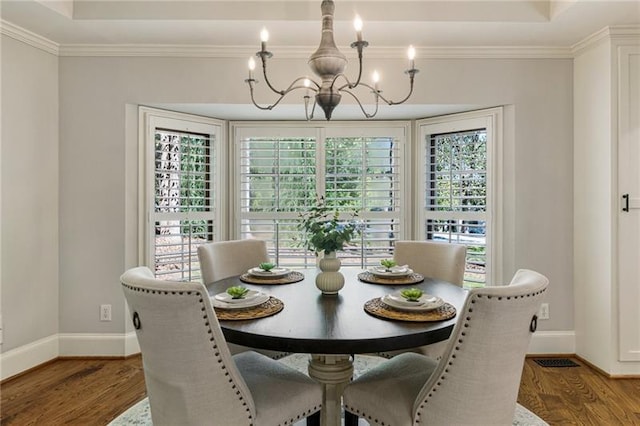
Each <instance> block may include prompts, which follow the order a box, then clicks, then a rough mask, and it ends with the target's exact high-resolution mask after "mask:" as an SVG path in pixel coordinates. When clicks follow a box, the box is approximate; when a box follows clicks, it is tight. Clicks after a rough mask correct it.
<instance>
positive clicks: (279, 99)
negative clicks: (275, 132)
mask: <svg viewBox="0 0 640 426" xmlns="http://www.w3.org/2000/svg"><path fill="white" fill-rule="evenodd" d="M303 79H304V77H300V78H297V79H295V80H294V81H293V82H292V83H291V85H290V86H289V87H288V88H287V90H282V91H280V92H277V93H278V94H279V95H280V96H279V97H278V99H277V100H276V101H275V102H274V103H273V104H271V105H267V106H262V105H259V104H258V103H257V102H256V101H255V98H254V96H253V84H252V83H253V82H254V81H255V80H250V81H249V80H245V81H247V83H248V84H249V92H250V94H251V102H253V105H255V106H256V108H259V109H261V110H272V109H273V108H275V106H276V105H278V104H279V103H280V101H282V99H283V98H284V97H285V96H286V95H288V94H289V92H293V91H294V90H297V89H307V90H311V91H313V92H314V93H315V92H317V90H316V89H315V88H313V87H306V86H294V84H295V83H296V82H297V81H299V80H303ZM311 81H313V80H311ZM314 84H316V83H315V82H314ZM313 106H314V109H315V101H314V105H313ZM311 118H313V114H312V116H311Z"/></svg>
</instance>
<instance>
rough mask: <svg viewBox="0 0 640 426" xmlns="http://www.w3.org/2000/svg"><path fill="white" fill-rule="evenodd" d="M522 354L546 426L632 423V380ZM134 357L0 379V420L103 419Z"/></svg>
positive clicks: (121, 395) (527, 392)
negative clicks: (542, 362) (547, 363)
mask: <svg viewBox="0 0 640 426" xmlns="http://www.w3.org/2000/svg"><path fill="white" fill-rule="evenodd" d="M574 361H576V362H578V363H579V364H580V366H579V367H572V368H553V367H541V366H539V365H538V364H536V363H535V362H534V361H533V359H527V360H526V361H525V365H524V369H523V372H522V381H521V384H520V391H519V394H518V402H519V403H520V404H522V405H523V406H525V407H527V408H528V409H530V410H531V411H533V412H534V413H536V414H538V415H539V416H540V417H542V418H543V419H544V420H545V421H547V422H548V423H549V424H550V425H551V426H556V425H558V426H566V425H578V426H588V425H594V426H610V425H612V426H613V425H616V426H617V425H624V426H627V425H629V426H633V425H638V426H640V379H624V380H623V379H619V380H614V379H609V378H607V377H605V376H603V375H602V374H600V373H598V372H597V371H595V370H594V369H592V368H591V367H589V366H587V365H583V364H582V363H580V362H579V361H578V360H574ZM145 395H146V391H145V386H144V373H143V370H142V360H141V358H140V357H139V356H137V357H132V358H128V359H120V360H113V359H112V360H96V359H61V360H56V361H55V362H52V363H50V364H48V365H46V366H43V367H42V368H38V369H35V370H33V371H31V372H29V373H27V374H25V375H22V376H19V377H17V378H15V379H11V380H8V381H5V382H4V383H2V384H1V385H0V424H1V425H3V426H30V425H38V426H49V425H51V426H58V425H72V426H75V425H78V426H94V425H95V426H104V425H106V424H108V423H109V422H110V421H111V420H113V419H114V418H115V417H117V416H118V415H119V414H120V413H122V412H123V411H125V410H126V409H127V408H129V407H130V406H132V405H133V404H135V403H136V402H138V401H139V400H141V399H142V398H144V396H145Z"/></svg>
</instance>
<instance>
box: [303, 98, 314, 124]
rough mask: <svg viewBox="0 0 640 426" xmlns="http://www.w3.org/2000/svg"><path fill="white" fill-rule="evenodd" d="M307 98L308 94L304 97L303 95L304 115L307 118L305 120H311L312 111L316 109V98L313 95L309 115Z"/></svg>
mask: <svg viewBox="0 0 640 426" xmlns="http://www.w3.org/2000/svg"><path fill="white" fill-rule="evenodd" d="M309 99H310V96H309V95H305V97H304V115H305V117H306V118H307V121H309V120H313V113H314V112H315V110H316V100H315V97H314V99H313V107H311V115H309Z"/></svg>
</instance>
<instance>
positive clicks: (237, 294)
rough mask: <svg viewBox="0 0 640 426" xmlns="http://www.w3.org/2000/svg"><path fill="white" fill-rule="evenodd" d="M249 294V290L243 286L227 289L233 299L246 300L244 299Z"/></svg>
mask: <svg viewBox="0 0 640 426" xmlns="http://www.w3.org/2000/svg"><path fill="white" fill-rule="evenodd" d="M248 292H249V289H248V288H246V287H242V286H239V285H237V286H233V287H229V288H228V289H227V294H228V295H229V296H231V298H232V299H244V297H245V296H246V295H247V293H248Z"/></svg>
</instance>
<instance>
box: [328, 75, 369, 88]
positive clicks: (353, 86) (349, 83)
mask: <svg viewBox="0 0 640 426" xmlns="http://www.w3.org/2000/svg"><path fill="white" fill-rule="evenodd" d="M338 77H342V78H344V80H345V81H346V82H347V84H345V85H344V86H340V87H338V92H342V91H343V90H345V89H355V88H356V87H357V86H358V85H363V86H366V84H364V83H362V84H361V83H360V76H358V81H357V82H356V83H355V84H354V83H351V82H350V81H349V78H348V77H347V76H346V75H345V74H338V75H336V77H335V78H334V79H333V83H335V82H336V80H337V79H338ZM333 83H332V86H333ZM345 91H346V90H345Z"/></svg>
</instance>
